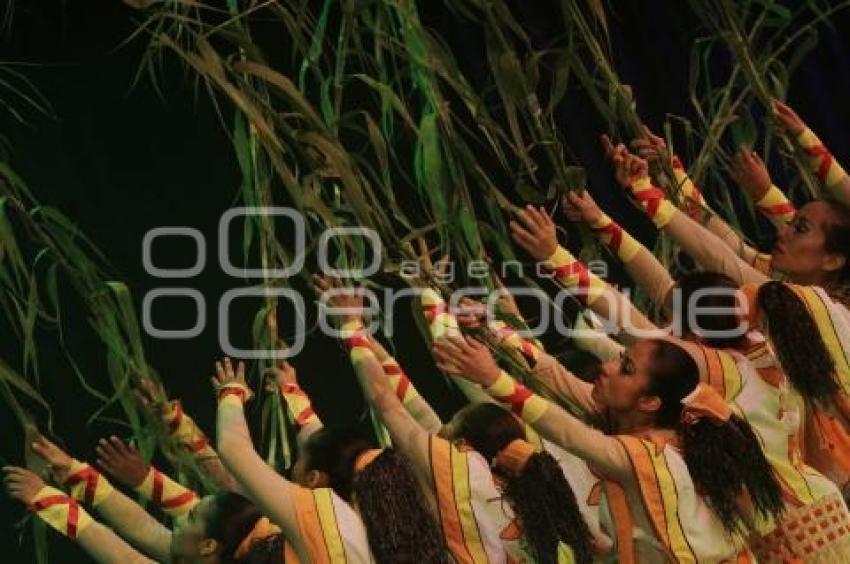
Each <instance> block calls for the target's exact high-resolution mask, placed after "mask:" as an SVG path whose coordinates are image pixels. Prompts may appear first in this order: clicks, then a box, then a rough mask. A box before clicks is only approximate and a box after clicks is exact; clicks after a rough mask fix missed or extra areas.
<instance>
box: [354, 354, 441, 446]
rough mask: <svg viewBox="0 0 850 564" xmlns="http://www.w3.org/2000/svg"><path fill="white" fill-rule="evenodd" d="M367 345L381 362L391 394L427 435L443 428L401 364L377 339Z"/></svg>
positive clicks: (435, 413)
mask: <svg viewBox="0 0 850 564" xmlns="http://www.w3.org/2000/svg"><path fill="white" fill-rule="evenodd" d="M369 343H370V346H371V349H372V351H373V352H374V353H375V355H376V357H377V358H378V360H379V361H380V362H381V366H382V367H383V369H384V374H385V375H386V376H387V379H388V381H389V384H390V386H391V387H392V390H393V392H395V395H396V397H397V398H398V399H399V401H400V402H401V404H402V405H403V406H404V408H405V409H406V410H407V412H408V413H410V415H411V416H413V418H414V419H415V420H416V422H417V423H419V425H421V426H422V428H423V429H425V430H426V431H428V432H429V433H438V432H439V431H440V428H441V427H442V426H443V422H442V420H441V419H440V416H439V415H437V412H436V411H434V409H433V408H432V407H431V404H429V403H428V402H427V401H426V400H425V398H423V397H422V395H421V394H420V393H419V391H418V390H417V389H416V387H415V386H414V385H413V382H411V381H410V377H409V376H408V375H407V373H406V372H405V371H404V369H403V368H402V367H401V364H399V362H398V361H397V360H396V359H395V358H393V357H392V356H391V355H390V354H389V353H388V352H387V350H386V349H385V348H384V347H383V346H382V345H381V344H380V343H379V342H378V341H377V339H374V338H370V339H369Z"/></svg>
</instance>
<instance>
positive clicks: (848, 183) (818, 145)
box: [797, 128, 850, 206]
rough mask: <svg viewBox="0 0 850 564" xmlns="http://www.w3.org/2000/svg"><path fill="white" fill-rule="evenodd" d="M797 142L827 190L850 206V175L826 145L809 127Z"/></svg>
mask: <svg viewBox="0 0 850 564" xmlns="http://www.w3.org/2000/svg"><path fill="white" fill-rule="evenodd" d="M797 143H798V144H799V145H800V147H802V149H803V151H804V152H805V153H806V155H807V156H808V159H809V166H810V168H811V169H812V171H813V172H814V173H815V174H816V175H817V177H818V179H820V181H821V183H823V185H824V186H825V187H826V189H827V192H829V194H830V195H831V196H832V197H833V198H835V199H836V200H837V201H839V202H840V203H842V204H844V205H845V206H850V176H848V175H847V173H846V172H845V171H844V169H843V168H842V167H841V164H839V162H838V161H837V160H836V159H835V157H833V155H832V153H830V152H829V149H827V147H826V145H824V144H823V142H821V140H820V139H818V137H817V135H815V133H814V132H813V131H812V130H811V129H808V128H807V129H805V130H804V131H803V132H802V133H800V135H799V136H798V137H797Z"/></svg>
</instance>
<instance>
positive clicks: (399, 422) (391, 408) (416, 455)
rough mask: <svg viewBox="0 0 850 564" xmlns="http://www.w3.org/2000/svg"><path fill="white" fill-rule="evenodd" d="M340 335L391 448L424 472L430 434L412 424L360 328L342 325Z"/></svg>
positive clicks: (411, 418) (357, 325)
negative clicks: (386, 434) (386, 433)
mask: <svg viewBox="0 0 850 564" xmlns="http://www.w3.org/2000/svg"><path fill="white" fill-rule="evenodd" d="M341 332H342V335H343V338H344V339H345V342H346V345H347V346H348V348H349V351H350V357H351V363H352V365H353V366H354V371H355V372H356V374H357V381H358V382H359V383H360V387H361V388H362V390H363V393H364V394H365V396H366V399H367V401H368V402H369V404H370V405H371V406H372V407H373V408H374V409H375V411H377V413H378V415H379V416H380V418H381V420H382V421H383V423H384V426H386V428H387V430H388V431H389V433H390V436H391V437H392V439H393V444H394V445H396V446H397V447H398V449H399V450H400V451H401V452H402V453H404V454H405V455H406V456H407V457H408V458H409V459H410V460H411V461H412V462H413V464H414V466H416V467H417V468H418V469H420V470H421V469H425V468H428V449H429V447H428V438H429V436H430V434H429V433H428V432H427V431H426V430H425V429H424V428H423V427H422V426H421V425H419V423H417V422H416V420H415V419H414V418H413V416H412V415H411V414H410V413H408V411H407V410H406V409H405V408H404V406H403V405H402V403H401V401H400V400H399V399H398V396H397V395H396V393H395V391H394V390H393V388H392V385H391V384H390V381H389V377H388V376H387V374H386V373H385V372H384V367H383V366H382V365H381V362H380V360H378V357H377V356H376V355H375V352H374V351H373V350H372V347H371V345H370V341H369V339H368V338H367V337H366V336H365V335H364V334H363V333H362V324H360V323H359V322H349V323H346V324H345V325H343V327H342V330H341Z"/></svg>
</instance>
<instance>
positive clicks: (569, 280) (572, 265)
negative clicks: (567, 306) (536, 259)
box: [543, 246, 606, 305]
mask: <svg viewBox="0 0 850 564" xmlns="http://www.w3.org/2000/svg"><path fill="white" fill-rule="evenodd" d="M543 267H544V268H546V269H547V270H549V271H551V272H552V273H553V274H554V276H555V279H556V280H557V281H558V283H559V284H561V285H562V286H564V287H565V288H567V289H569V290H570V291H571V292H572V293H573V295H574V296H575V298H576V299H577V300H578V301H580V302H581V303H582V304H584V305H591V304H593V303H594V302H595V301H596V300H597V299H598V298H599V297H600V296H601V295H602V294H603V293H604V292H605V289H606V286H605V282H603V281H602V280H600V279H599V278H598V277H596V276H594V275H593V274H592V273H591V272H590V271H589V270H588V269H587V267H586V266H584V265H583V264H582V263H581V261H580V260H578V259H576V258H575V257H574V256H573V255H572V254H571V253H570V252H569V251H568V250H567V249H565V248H563V247H561V246H559V247H558V248H557V250H555V252H554V253H553V254H552V256H550V257H549V258H548V259H546V260H545V261H544V262H543Z"/></svg>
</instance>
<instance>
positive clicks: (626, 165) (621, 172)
mask: <svg viewBox="0 0 850 564" xmlns="http://www.w3.org/2000/svg"><path fill="white" fill-rule="evenodd" d="M614 176H615V177H616V178H617V182H618V183H619V184H620V186H622V187H623V188H629V187H631V186H632V184H634V183H635V182H636V181H637V180H639V179H641V178H645V177H647V176H649V165H648V163H647V162H646V160H645V159H642V158H641V157H638V156H637V155H632V154H631V153H626V154H625V155H623V156H621V157H617V158H615V159H614Z"/></svg>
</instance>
